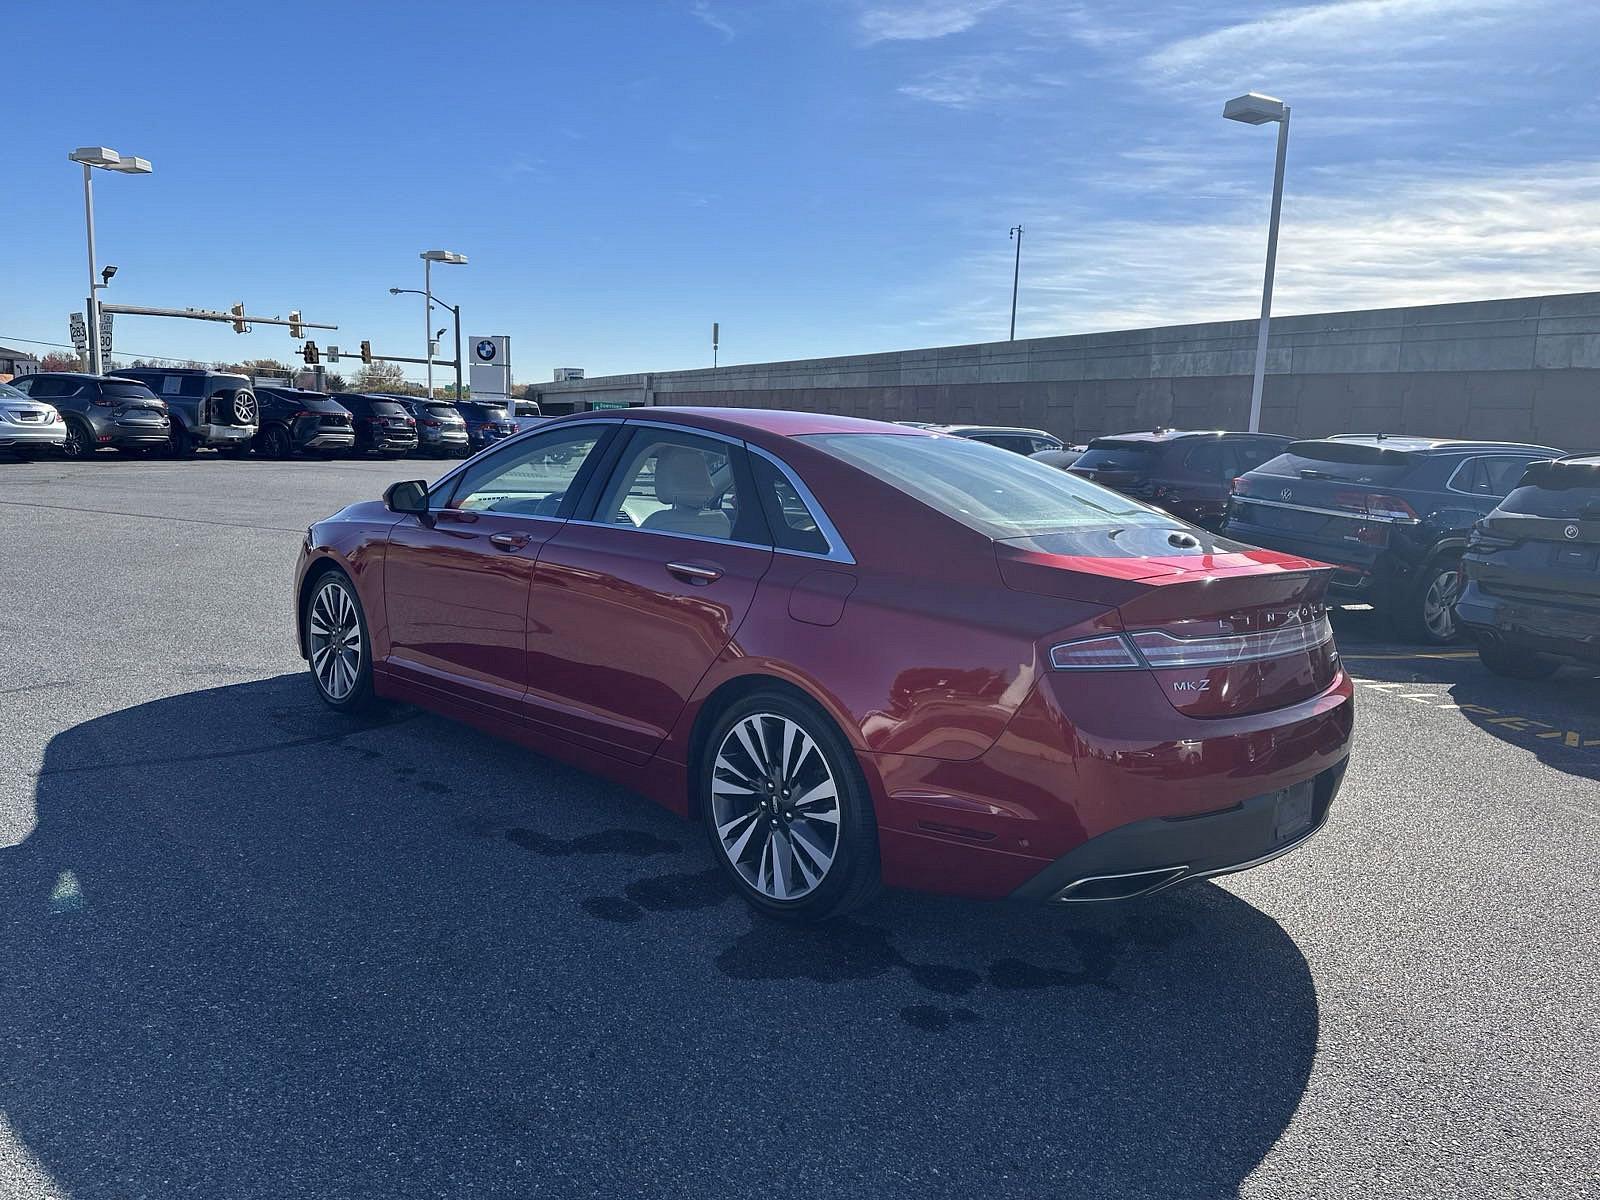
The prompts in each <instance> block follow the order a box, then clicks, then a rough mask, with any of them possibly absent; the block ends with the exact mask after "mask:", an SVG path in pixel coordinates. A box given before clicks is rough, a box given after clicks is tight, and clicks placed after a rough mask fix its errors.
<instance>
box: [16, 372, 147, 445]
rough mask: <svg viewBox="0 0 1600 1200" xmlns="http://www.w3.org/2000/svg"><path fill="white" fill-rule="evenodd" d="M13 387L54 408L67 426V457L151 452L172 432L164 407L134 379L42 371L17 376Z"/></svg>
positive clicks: (65, 443)
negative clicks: (112, 451) (109, 448)
mask: <svg viewBox="0 0 1600 1200" xmlns="http://www.w3.org/2000/svg"><path fill="white" fill-rule="evenodd" d="M11 386H12V387H14V388H16V389H17V390H18V391H19V392H24V393H26V394H27V395H28V397H29V398H30V399H33V400H41V401H43V402H44V403H46V404H52V405H54V406H55V409H56V411H57V412H59V413H60V414H61V419H62V420H64V421H65V422H66V423H67V440H66V441H65V442H64V443H63V444H62V447H61V453H62V454H64V455H66V456H67V457H68V458H87V457H88V456H89V455H91V454H93V453H94V452H95V451H96V450H99V449H101V448H102V447H106V446H112V447H115V448H116V449H118V450H151V449H155V448H157V447H160V446H165V445H166V444H167V440H168V438H169V436H170V433H171V426H170V424H169V422H168V419H167V406H166V405H165V404H163V403H162V402H161V400H160V398H159V397H157V396H156V395H155V394H154V393H153V392H151V391H150V389H149V388H147V387H145V386H144V384H142V383H137V382H135V381H134V380H132V379H118V378H114V377H109V376H105V375H80V374H76V373H73V372H68V371H42V372H40V373H39V374H37V375H23V376H20V377H19V378H17V379H15V380H13V381H12V383H11Z"/></svg>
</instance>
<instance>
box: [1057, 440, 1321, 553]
mask: <svg viewBox="0 0 1600 1200" xmlns="http://www.w3.org/2000/svg"><path fill="white" fill-rule="evenodd" d="M1292 440H1293V439H1291V438H1287V437H1284V436H1283V435H1282V434H1276V433H1236V432H1229V431H1227V430H1204V431H1200V430H1185V429H1152V430H1146V431H1143V432H1140V433H1122V434H1117V435H1116V436H1114V437H1099V438H1095V439H1094V441H1092V442H1090V443H1089V448H1088V449H1087V450H1085V451H1084V452H1083V453H1082V454H1081V455H1079V456H1078V461H1077V462H1075V463H1073V464H1072V466H1071V467H1070V468H1069V469H1070V470H1071V472H1072V473H1073V474H1074V475H1081V476H1083V477H1084V478H1085V479H1089V480H1093V481H1094V482H1095V483H1098V484H1101V485H1102V486H1104V487H1108V488H1112V489H1113V490H1115V491H1119V492H1121V493H1122V494H1123V495H1125V496H1132V497H1133V498H1134V499H1135V500H1143V501H1144V502H1145V503H1146V504H1153V505H1155V506H1156V507H1157V508H1160V509H1165V510H1166V511H1167V512H1169V513H1171V514H1172V515H1173V516H1175V517H1181V518H1183V519H1184V520H1185V521H1192V522H1194V524H1196V525H1199V526H1202V527H1203V528H1206V529H1211V530H1216V529H1220V528H1221V527H1222V522H1223V521H1224V520H1225V519H1226V518H1227V516H1228V498H1229V495H1230V491H1231V488H1232V486H1233V481H1234V480H1235V479H1236V478H1238V477H1239V476H1240V475H1243V474H1244V473H1245V472H1246V471H1249V470H1251V469H1253V468H1255V467H1259V466H1260V465H1261V464H1262V463H1264V462H1266V461H1267V460H1268V459H1269V458H1276V457H1277V456H1278V455H1280V454H1282V453H1283V450H1284V447H1286V446H1287V445H1288V444H1289V443H1290V441H1292Z"/></svg>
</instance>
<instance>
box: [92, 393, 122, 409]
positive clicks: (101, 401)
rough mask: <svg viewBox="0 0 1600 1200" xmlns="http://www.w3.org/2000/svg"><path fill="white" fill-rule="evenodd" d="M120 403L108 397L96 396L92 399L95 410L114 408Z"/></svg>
mask: <svg viewBox="0 0 1600 1200" xmlns="http://www.w3.org/2000/svg"><path fill="white" fill-rule="evenodd" d="M120 403H121V401H120V400H116V399H113V398H112V397H110V396H96V397H95V398H94V405H95V407H96V408H115V407H116V406H117V405H118V404H120Z"/></svg>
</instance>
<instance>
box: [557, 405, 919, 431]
mask: <svg viewBox="0 0 1600 1200" xmlns="http://www.w3.org/2000/svg"><path fill="white" fill-rule="evenodd" d="M570 417H581V418H584V419H587V420H595V419H601V420H606V419H610V420H619V421H620V420H630V421H668V422H671V421H677V422H682V423H686V424H694V425H702V426H704V427H705V428H707V429H710V430H713V431H715V432H718V433H727V434H739V433H743V432H745V431H747V430H748V431H755V432H760V433H768V434H774V435H776V436H778V437H799V436H803V435H805V434H811V433H887V434H894V435H896V436H898V437H932V436H934V434H935V432H936V431H935V430H931V429H915V428H913V427H911V426H909V425H896V424H893V423H892V422H889V421H869V420H866V419H865V418H862V417H843V416H838V415H835V414H833V413H817V412H799V411H796V410H794V409H785V408H696V407H691V406H687V405H686V406H684V407H681V408H678V407H674V406H671V405H649V406H645V407H640V408H610V409H601V410H596V411H590V412H586V413H572V414H570ZM568 419H569V417H556V418H554V419H553V420H554V421H565V420H568ZM552 423H553V422H549V423H546V424H545V425H542V426H540V428H542V429H548V428H550V424H552Z"/></svg>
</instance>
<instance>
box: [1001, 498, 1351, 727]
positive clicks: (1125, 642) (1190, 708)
mask: <svg viewBox="0 0 1600 1200" xmlns="http://www.w3.org/2000/svg"><path fill="white" fill-rule="evenodd" d="M1175 542H1176V543H1178V544H1174V543H1175ZM995 550H996V557H997V560H998V563H999V567H1000V576H1001V578H1002V579H1003V580H1004V581H1005V583H1006V585H1007V586H1009V587H1012V588H1015V589H1017V590H1019V591H1028V592H1034V593H1037V594H1043V595H1049V596H1059V597H1061V598H1063V599H1073V600H1079V601H1085V602H1089V603H1095V604H1104V605H1107V606H1109V607H1112V608H1115V610H1116V617H1117V620H1118V621H1119V622H1120V624H1121V626H1122V629H1123V630H1124V633H1122V634H1119V635H1113V636H1115V637H1117V638H1120V640H1121V642H1122V653H1123V655H1124V659H1125V661H1123V662H1122V663H1121V664H1120V665H1121V668H1122V669H1139V670H1145V671H1149V672H1150V673H1151V674H1152V675H1153V676H1154V677H1155V678H1156V681H1157V683H1158V684H1159V686H1160V687H1161V691H1162V694H1163V695H1165V696H1166V698H1167V701H1168V702H1169V703H1170V704H1171V705H1172V707H1173V708H1175V709H1177V710H1178V711H1179V712H1182V713H1184V714H1186V715H1188V716H1192V717H1200V718H1207V717H1233V716H1244V715H1247V714H1250V713H1257V712H1265V711H1268V710H1271V709H1275V708H1283V707H1285V706H1287V705H1291V704H1297V703H1299V702H1300V701H1302V700H1306V699H1308V698H1310V697H1312V696H1314V695H1317V694H1318V693H1319V692H1321V691H1323V690H1324V689H1326V688H1327V687H1328V686H1329V685H1330V684H1331V683H1332V682H1333V680H1334V678H1335V676H1336V675H1337V673H1338V661H1339V660H1338V652H1337V650H1336V649H1335V648H1334V643H1333V636H1332V632H1331V630H1330V629H1329V627H1328V623H1327V622H1328V618H1327V610H1326V605H1325V600H1326V597H1327V590H1328V585H1329V582H1330V581H1331V579H1332V576H1333V570H1332V568H1329V567H1326V566H1323V565H1321V564H1320V563H1316V562H1313V561H1311V560H1309V559H1304V558H1299V557H1296V556H1294V555H1289V554H1281V553H1279V552H1277V551H1273V550H1260V549H1253V548H1251V547H1247V546H1243V545H1240V544H1238V543H1236V542H1231V541H1228V540H1226V539H1223V538H1218V537H1214V536H1212V535H1208V534H1202V533H1199V532H1191V531H1189V530H1185V529H1178V528H1174V529H1160V528H1151V527H1148V526H1146V527H1132V528H1123V529H1103V530H1083V531H1076V532H1074V533H1071V534H1051V535H1046V536H1042V537H1035V538H1017V539H1010V540H1006V541H1001V542H997V543H996V544H995ZM1141 551H1143V552H1141ZM1104 640H1105V639H1104V637H1103V636H1097V637H1095V638H1093V639H1089V641H1090V642H1093V643H1096V647H1095V649H1096V654H1097V655H1099V656H1100V657H1097V658H1085V659H1084V660H1083V662H1082V666H1083V669H1103V668H1104V667H1106V666H1108V665H1113V664H1112V661H1111V660H1107V659H1106V658H1105V657H1103V655H1104V653H1105V648H1104V647H1101V646H1099V645H1098V644H1099V643H1102V642H1103V641H1104ZM1086 644H1087V643H1086ZM1067 645H1068V646H1070V643H1068V644H1067ZM1063 649H1064V647H1062V646H1059V645H1058V646H1055V647H1053V649H1052V661H1053V662H1054V663H1055V665H1056V666H1057V667H1058V668H1061V669H1066V670H1074V669H1078V668H1077V665H1076V664H1077V656H1076V655H1075V654H1074V653H1073V652H1072V651H1070V650H1068V651H1067V652H1066V653H1065V654H1061V653H1060V651H1062V650H1063ZM1096 664H1098V667H1097V666H1096Z"/></svg>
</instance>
